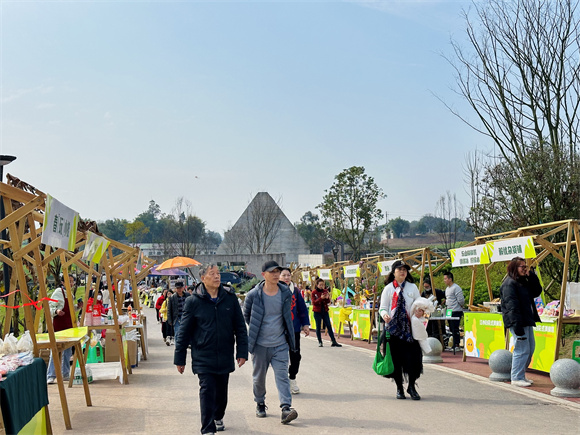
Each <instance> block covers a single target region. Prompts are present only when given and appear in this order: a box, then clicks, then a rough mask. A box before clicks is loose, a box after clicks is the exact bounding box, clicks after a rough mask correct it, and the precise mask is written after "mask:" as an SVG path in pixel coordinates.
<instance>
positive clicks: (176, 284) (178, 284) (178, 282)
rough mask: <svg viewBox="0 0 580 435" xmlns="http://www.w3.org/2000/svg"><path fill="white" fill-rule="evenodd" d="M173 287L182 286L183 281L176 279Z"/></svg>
mask: <svg viewBox="0 0 580 435" xmlns="http://www.w3.org/2000/svg"><path fill="white" fill-rule="evenodd" d="M175 287H183V281H177V282H176V283H175Z"/></svg>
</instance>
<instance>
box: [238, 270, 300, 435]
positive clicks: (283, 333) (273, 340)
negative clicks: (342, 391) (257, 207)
mask: <svg viewBox="0 0 580 435" xmlns="http://www.w3.org/2000/svg"><path fill="white" fill-rule="evenodd" d="M280 271H281V267H280V266H279V265H278V263H276V262H275V261H267V262H266V263H264V265H263V266H262V276H263V277H264V281H262V282H261V283H259V284H258V285H256V287H254V288H253V289H252V290H250V292H249V293H248V295H247V296H246V301H245V304H244V318H245V319H246V323H247V324H248V325H249V326H250V328H249V339H248V350H249V352H250V353H251V354H252V363H253V366H254V369H253V383H254V401H255V402H256V403H257V406H256V416H257V417H260V418H263V417H266V403H265V402H266V374H267V372H268V367H269V366H270V365H272V369H273V370H274V376H275V377H276V387H277V388H278V397H279V399H280V408H282V417H281V421H282V424H288V423H290V422H291V421H292V420H295V419H296V418H297V417H298V412H296V410H295V409H294V408H291V406H292V395H291V393H290V379H289V378H288V351H289V350H292V351H294V348H295V344H294V325H293V323H292V314H291V303H292V293H291V292H290V289H289V288H288V287H287V286H286V285H284V284H282V283H280V282H279V281H280Z"/></svg>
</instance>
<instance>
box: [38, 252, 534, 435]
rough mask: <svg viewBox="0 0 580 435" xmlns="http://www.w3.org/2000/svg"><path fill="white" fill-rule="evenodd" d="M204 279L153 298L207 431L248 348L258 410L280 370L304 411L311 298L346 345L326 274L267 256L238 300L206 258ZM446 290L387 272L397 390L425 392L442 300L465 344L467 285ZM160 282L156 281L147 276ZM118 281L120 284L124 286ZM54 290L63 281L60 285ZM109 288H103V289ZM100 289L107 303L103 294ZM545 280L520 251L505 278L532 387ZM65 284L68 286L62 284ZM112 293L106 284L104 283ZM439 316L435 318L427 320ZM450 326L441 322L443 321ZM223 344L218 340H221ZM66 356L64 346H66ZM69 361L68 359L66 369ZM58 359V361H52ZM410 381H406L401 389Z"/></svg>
mask: <svg viewBox="0 0 580 435" xmlns="http://www.w3.org/2000/svg"><path fill="white" fill-rule="evenodd" d="M200 277H201V281H200V282H199V283H198V284H196V285H195V286H190V287H187V288H186V286H185V285H184V283H183V282H181V281H177V282H175V284H174V288H173V289H171V288H169V285H166V286H165V288H163V287H161V286H159V287H152V288H151V289H150V290H148V295H149V298H150V299H151V300H152V303H153V306H154V307H155V309H156V313H157V320H158V322H159V323H160V325H161V331H162V335H163V340H164V342H165V344H166V345H167V346H171V345H175V350H174V364H175V365H176V367H177V371H178V372H179V373H184V372H185V364H186V358H187V351H188V349H190V350H191V367H192V371H193V373H194V374H196V375H197V376H198V380H199V397H200V408H201V433H202V434H204V433H215V432H217V431H222V430H224V429H225V425H224V421H223V419H224V416H225V412H226V407H227V397H228V383H229V375H230V373H232V372H233V371H234V370H235V366H236V365H237V367H238V368H240V367H242V366H243V365H244V364H245V363H246V362H247V360H248V357H249V354H251V355H252V380H253V396H254V402H255V404H256V416H257V417H258V418H264V417H266V416H267V410H268V407H267V406H266V376H267V373H268V371H269V369H270V367H271V368H272V371H273V373H274V378H275V384H276V388H277V392H278V398H279V404H280V418H281V422H282V423H283V424H288V423H290V422H291V421H293V420H295V419H296V418H297V417H298V412H297V410H296V409H295V408H293V407H292V395H294V394H299V393H300V388H299V387H298V381H297V375H298V372H299V367H300V361H301V359H302V355H301V352H300V337H301V334H304V336H308V335H309V334H310V326H311V325H310V320H309V313H308V306H307V302H308V303H310V304H311V305H312V308H313V316H314V320H315V324H316V325H315V328H316V337H317V340H318V343H319V346H320V347H323V340H322V331H323V329H325V330H326V332H327V334H328V335H329V338H330V341H331V347H341V345H340V344H339V343H338V341H337V339H336V337H335V335H334V333H333V328H332V324H331V321H330V316H329V305H330V303H331V292H330V291H329V289H328V288H327V287H326V283H325V281H324V280H322V279H317V280H316V281H315V283H314V289H313V290H312V291H309V289H308V290H307V291H305V292H304V291H301V290H300V289H299V288H298V286H297V285H296V284H295V283H293V282H292V274H291V270H290V269H289V268H285V267H281V266H279V265H278V264H277V263H276V262H275V261H268V262H266V263H265V264H264V265H263V266H262V277H263V280H262V281H261V282H260V283H259V284H257V285H256V286H255V287H254V288H253V289H252V290H251V291H250V292H248V293H247V295H246V297H245V300H244V302H242V301H241V300H240V299H239V298H238V296H237V295H236V293H235V290H234V289H233V287H231V286H230V285H224V284H222V283H221V280H220V271H219V268H218V267H217V266H216V265H213V264H210V265H205V266H202V267H201V270H200ZM444 282H445V284H446V289H445V290H440V289H435V288H433V287H432V286H431V282H430V280H429V279H428V278H427V279H425V280H424V282H423V292H422V293H420V292H419V289H418V288H417V286H416V285H415V283H414V281H413V278H412V276H411V274H410V267H409V266H408V265H407V264H405V263H404V262H403V261H401V260H399V261H396V262H395V263H394V264H393V265H392V269H391V272H390V274H389V275H388V276H387V277H386V280H385V288H384V290H383V291H382V294H381V298H380V307H379V315H380V318H381V321H382V322H383V323H382V329H384V330H385V331H386V332H388V334H389V346H390V352H391V357H392V361H393V366H394V371H393V372H392V373H391V374H390V375H388V376H386V377H388V378H390V379H392V380H393V382H394V384H395V385H396V396H395V397H396V398H397V399H406V398H407V396H406V394H405V393H407V394H408V396H409V397H410V398H411V399H413V400H420V399H421V397H420V395H419V393H418V391H417V380H418V379H419V378H420V376H421V375H422V373H423V363H422V355H423V352H428V351H429V349H428V344H427V340H426V338H427V337H428V336H436V335H437V334H438V333H440V331H437V330H435V329H434V328H433V327H429V326H427V328H425V323H426V322H425V321H424V320H425V319H424V316H425V314H428V313H430V312H432V311H433V307H434V306H435V305H437V304H439V305H442V304H443V303H445V304H446V305H447V308H448V309H451V312H452V318H453V319H454V320H451V321H449V330H450V335H451V340H452V343H453V347H455V348H457V346H459V343H460V333H459V324H460V319H461V317H462V316H463V309H464V308H463V307H464V304H465V300H464V296H463V291H462V289H461V288H460V287H459V286H458V285H457V284H455V283H454V276H453V273H451V272H445V274H444ZM150 284H151V285H152V286H155V285H156V284H158V283H150ZM119 288H121V287H119ZM57 290H58V289H57ZM102 290H105V289H102ZM102 290H100V291H99V292H98V295H97V300H98V301H99V303H103V305H105V300H106V301H107V302H108V303H110V302H109V299H105V293H104V292H103V291H102ZM541 290H542V288H541V285H540V284H539V280H538V278H537V277H536V275H535V273H534V271H533V270H530V269H528V268H527V266H526V262H525V260H523V259H520V258H516V259H514V260H513V261H512V262H510V264H509V265H508V278H507V279H506V280H505V281H504V283H503V284H502V287H501V292H502V314H503V317H504V323H505V326H506V328H510V329H511V332H512V334H513V335H514V337H515V338H516V344H515V349H514V362H513V365H512V384H514V385H518V386H529V385H531V383H532V381H531V380H529V379H527V378H525V371H526V369H527V367H528V366H529V364H530V361H531V356H532V354H533V352H534V345H535V343H534V339H533V330H532V328H533V326H534V325H535V322H538V321H539V317H538V314H537V311H536V310H535V304H534V302H533V298H534V297H536V296H537V295H538V294H539V293H540V292H541ZM61 292H64V289H62V290H61ZM55 295H56V299H57V300H58V303H53V302H51V312H53V313H54V314H53V316H54V317H55V318H54V321H53V323H54V325H55V330H56V328H66V327H67V325H66V324H62V325H61V323H63V321H62V319H60V317H66V316H65V314H66V304H62V303H61V300H62V299H64V297H65V294H64V293H63V294H61V295H60V296H59V294H58V293H55ZM107 297H108V292H107ZM432 324H435V323H434V322H429V324H428V325H432ZM443 327H444V325H443ZM218 344H219V345H218ZM63 358H66V355H63ZM66 366H67V365H66V364H64V365H63V375H65V376H66V377H68V372H67V373H66V374H65V373H64V370H66ZM51 367H52V368H51ZM48 376H49V377H50V378H54V364H52V360H51V364H50V365H49V372H48ZM405 386H406V388H405Z"/></svg>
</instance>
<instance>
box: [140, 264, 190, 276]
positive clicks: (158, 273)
mask: <svg viewBox="0 0 580 435" xmlns="http://www.w3.org/2000/svg"><path fill="white" fill-rule="evenodd" d="M158 267H159V266H153V269H151V271H150V272H149V275H148V276H176V275H178V276H185V275H187V272H184V271H183V270H179V269H177V268H173V269H165V270H157V268H158Z"/></svg>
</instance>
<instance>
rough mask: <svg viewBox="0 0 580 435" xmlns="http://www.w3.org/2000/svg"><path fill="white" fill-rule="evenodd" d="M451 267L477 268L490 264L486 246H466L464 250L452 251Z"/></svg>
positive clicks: (450, 252) (450, 253) (450, 251)
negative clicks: (480, 265) (479, 265)
mask: <svg viewBox="0 0 580 435" xmlns="http://www.w3.org/2000/svg"><path fill="white" fill-rule="evenodd" d="M449 255H450V256H451V265H452V266H453V267H462V266H476V265H478V264H488V263H489V257H488V256H487V249H486V245H476V246H466V247H464V248H457V249H450V250H449Z"/></svg>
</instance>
